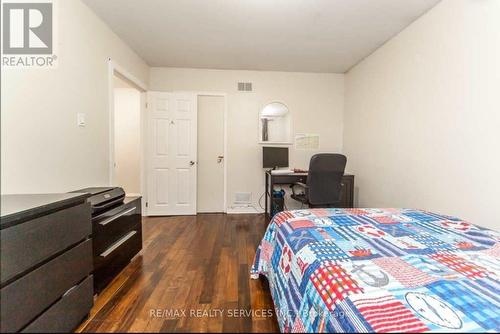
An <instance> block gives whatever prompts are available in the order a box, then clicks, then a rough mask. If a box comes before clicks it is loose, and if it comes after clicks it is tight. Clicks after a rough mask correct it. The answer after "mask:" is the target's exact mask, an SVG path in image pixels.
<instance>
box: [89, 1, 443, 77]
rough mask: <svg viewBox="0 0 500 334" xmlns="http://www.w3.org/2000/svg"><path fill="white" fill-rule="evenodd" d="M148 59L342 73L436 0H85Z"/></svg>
mask: <svg viewBox="0 0 500 334" xmlns="http://www.w3.org/2000/svg"><path fill="white" fill-rule="evenodd" d="M83 1H84V2H85V3H87V5H88V6H89V7H90V8H91V9H92V10H94V12H95V13H96V14H97V15H98V16H100V17H101V18H102V19H103V20H104V21H105V22H106V23H107V24H108V25H109V26H110V27H111V29H113V31H115V33H117V34H118V35H119V36H120V37H121V38H122V39H123V40H124V41H125V42H126V43H127V44H128V45H130V46H131V47H132V48H133V49H134V50H135V51H136V52H137V53H138V54H139V55H140V56H141V57H142V58H143V59H144V60H145V61H146V62H147V63H148V64H149V65H150V66H166V67H194V68H217V69H240V70H241V69H243V70H276V71H303V72H335V73H343V72H345V71H347V70H348V69H349V68H350V67H352V66H353V65H355V64H356V63H358V62H359V61H360V60H361V59H363V58H364V57H366V56H367V55H369V54H370V53H372V52H373V51H374V50H376V49H377V48H378V47H379V46H380V45H382V44H383V43H384V42H385V41H387V40H388V39H390V38H391V37H392V36H394V35H395V34H397V33H398V32H400V31H401V30H403V29H404V28H405V27H406V26H408V25H409V24H410V23H411V22H413V21H414V20H415V19H416V18H418V17H419V16H420V15H422V14H423V13H425V12H426V11H427V10H429V9H430V8H431V7H433V6H434V5H435V4H436V3H437V2H439V0H105V1H104V0H83Z"/></svg>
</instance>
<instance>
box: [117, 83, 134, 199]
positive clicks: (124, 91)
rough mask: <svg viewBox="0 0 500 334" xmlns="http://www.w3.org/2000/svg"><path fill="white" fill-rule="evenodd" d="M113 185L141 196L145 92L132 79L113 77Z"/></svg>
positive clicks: (128, 192)
mask: <svg viewBox="0 0 500 334" xmlns="http://www.w3.org/2000/svg"><path fill="white" fill-rule="evenodd" d="M113 95H114V124H113V126H114V131H113V132H114V166H113V184H114V185H116V186H120V187H122V188H123V189H124V190H125V192H126V193H127V195H129V196H138V195H140V194H141V92H140V90H139V89H137V88H136V87H135V86H134V85H133V84H131V83H130V82H129V81H128V80H126V79H125V78H123V77H122V76H120V75H119V74H116V73H115V75H114V76H113Z"/></svg>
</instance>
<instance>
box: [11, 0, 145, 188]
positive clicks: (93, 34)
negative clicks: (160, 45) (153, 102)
mask: <svg viewBox="0 0 500 334" xmlns="http://www.w3.org/2000/svg"><path fill="white" fill-rule="evenodd" d="M57 6H58V16H57V17H56V18H55V20H57V24H58V32H59V34H58V39H57V40H58V47H59V48H58V54H57V56H58V61H59V64H58V67H57V68H56V69H9V68H2V92H1V104H2V105H1V107H2V114H1V123H2V124H1V130H2V134H1V139H2V140H1V151H2V152H1V157H2V168H1V174H2V177H1V191H2V193H33V192H35V193H36V192H62V191H69V190H74V189H77V188H80V187H87V186H94V185H106V184H108V176H109V174H108V167H109V166H108V163H109V155H108V149H109V148H108V146H109V145H108V142H109V138H108V136H109V122H108V109H107V108H108V76H107V75H108V64H107V59H108V57H111V58H112V59H113V60H114V61H115V62H116V63H118V64H120V65H121V66H122V67H124V68H126V69H127V70H128V71H129V72H131V73H132V74H133V75H134V76H136V77H137V78H139V79H140V80H142V81H143V82H147V80H148V76H149V68H148V66H147V65H146V63H145V62H144V61H142V60H141V59H140V58H139V57H138V56H137V55H136V54H135V53H134V52H133V51H132V50H131V49H130V48H129V47H128V46H127V45H125V44H124V43H123V42H122V41H121V40H120V39H119V38H118V37H117V36H116V35H115V34H114V33H113V32H112V31H111V30H110V29H109V28H108V27H107V26H106V25H105V24H104V23H103V22H102V21H101V20H100V19H98V18H97V16H96V15H95V14H94V13H93V12H92V11H91V10H90V9H89V8H87V7H86V6H85V5H84V4H83V3H81V2H80V1H79V0H63V1H57ZM79 112H81V113H86V116H87V117H86V118H87V126H86V127H85V128H79V127H77V123H76V114H77V113H79Z"/></svg>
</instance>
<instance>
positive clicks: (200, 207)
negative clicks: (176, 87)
mask: <svg viewBox="0 0 500 334" xmlns="http://www.w3.org/2000/svg"><path fill="white" fill-rule="evenodd" d="M224 108H225V97H224V96H208V95H201V96H198V124H199V125H200V126H199V128H198V196H197V197H198V199H197V211H198V212H224Z"/></svg>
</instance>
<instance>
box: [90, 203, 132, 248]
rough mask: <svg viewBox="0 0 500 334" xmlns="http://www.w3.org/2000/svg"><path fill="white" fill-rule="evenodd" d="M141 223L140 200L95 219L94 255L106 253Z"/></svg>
mask: <svg viewBox="0 0 500 334" xmlns="http://www.w3.org/2000/svg"><path fill="white" fill-rule="evenodd" d="M140 223H141V202H140V200H137V201H133V202H130V203H127V204H124V205H121V206H119V207H117V208H115V209H113V210H110V211H109V212H106V213H105V214H103V215H101V216H99V217H97V218H96V219H94V221H93V223H92V224H93V227H92V228H93V236H92V238H93V240H94V255H95V256H97V255H99V254H101V253H102V252H104V251H105V250H106V249H107V248H109V247H110V246H111V245H112V244H113V243H115V242H116V241H117V240H118V239H120V238H121V237H123V236H124V235H126V234H127V233H128V232H130V231H131V230H132V229H134V227H135V226H136V225H137V224H140Z"/></svg>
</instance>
